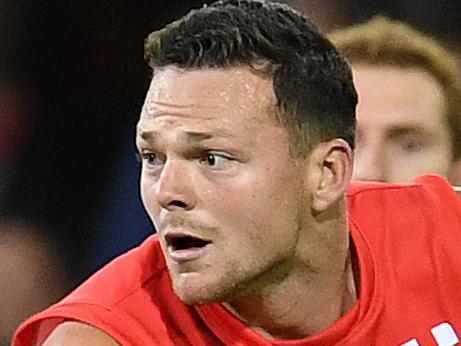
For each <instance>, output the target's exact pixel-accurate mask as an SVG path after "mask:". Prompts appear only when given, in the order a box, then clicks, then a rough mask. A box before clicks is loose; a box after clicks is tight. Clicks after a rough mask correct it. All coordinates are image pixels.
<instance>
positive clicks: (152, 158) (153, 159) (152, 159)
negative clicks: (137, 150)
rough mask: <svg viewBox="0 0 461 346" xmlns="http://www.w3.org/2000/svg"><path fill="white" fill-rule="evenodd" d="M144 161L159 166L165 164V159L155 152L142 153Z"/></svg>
mask: <svg viewBox="0 0 461 346" xmlns="http://www.w3.org/2000/svg"><path fill="white" fill-rule="evenodd" d="M141 159H142V163H143V164H144V163H145V164H147V165H149V166H158V165H162V164H163V160H161V159H160V158H159V157H158V156H157V155H156V154H154V153H143V154H141Z"/></svg>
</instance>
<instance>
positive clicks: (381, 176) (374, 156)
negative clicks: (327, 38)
mask: <svg viewBox="0 0 461 346" xmlns="http://www.w3.org/2000/svg"><path fill="white" fill-rule="evenodd" d="M385 167H386V155H385V154H384V153H383V151H382V150H381V149H380V148H379V147H376V146H372V145H363V146H360V147H357V149H356V151H355V163H354V173H353V178H354V179H356V180H366V181H381V182H385V181H386V176H385V175H386V174H385V171H386V169H385Z"/></svg>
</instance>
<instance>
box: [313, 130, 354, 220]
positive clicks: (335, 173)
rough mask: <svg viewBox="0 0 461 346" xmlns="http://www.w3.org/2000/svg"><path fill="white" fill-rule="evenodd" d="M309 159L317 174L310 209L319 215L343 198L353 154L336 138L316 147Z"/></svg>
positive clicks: (350, 173)
mask: <svg viewBox="0 0 461 346" xmlns="http://www.w3.org/2000/svg"><path fill="white" fill-rule="evenodd" d="M311 158H312V159H313V160H314V161H313V162H312V163H313V164H314V165H315V166H316V168H317V169H316V171H317V172H318V175H317V177H316V186H314V190H313V191H312V209H313V211H314V212H315V213H320V212H323V211H325V210H327V209H328V208H329V207H330V206H332V205H333V204H335V203H336V202H337V201H339V200H340V199H342V198H343V197H344V194H345V193H346V190H347V186H348V185H349V181H350V180H351V176H352V167H353V162H354V160H353V153H352V149H351V147H350V146H349V144H347V142H346V141H344V140H342V139H338V138H336V139H334V140H331V141H329V142H324V143H320V144H319V145H317V146H316V147H315V148H314V149H313V151H312V156H311Z"/></svg>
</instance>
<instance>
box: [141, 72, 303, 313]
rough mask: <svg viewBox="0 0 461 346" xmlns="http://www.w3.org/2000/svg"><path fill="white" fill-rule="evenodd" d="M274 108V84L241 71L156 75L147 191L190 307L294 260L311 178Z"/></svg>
mask: <svg viewBox="0 0 461 346" xmlns="http://www.w3.org/2000/svg"><path fill="white" fill-rule="evenodd" d="M274 109H275V96H274V94H273V90H272V83H271V81H270V80H269V79H263V78H261V77H259V76H256V75H255V74H253V73H251V72H250V70H248V69H247V68H244V67H234V68H228V69H213V70H212V69H203V70H197V71H184V70H178V69H175V68H172V67H171V68H166V69H163V70H160V71H157V72H156V73H155V76H154V78H153V80H152V83H151V86H150V89H149V91H148V94H147V97H146V100H145V103H144V106H143V110H142V113H141V118H140V121H139V123H138V129H137V132H138V133H137V145H138V148H139V151H140V154H141V155H142V157H143V167H142V174H141V194H142V199H143V202H144V205H145V207H146V209H147V211H148V213H149V215H150V217H151V218H152V220H153V222H154V224H155V227H156V229H157V231H158V233H159V236H160V241H161V245H162V248H163V251H164V254H165V257H166V261H167V265H168V269H169V273H170V276H171V279H172V282H173V287H174V289H175V292H176V294H177V295H178V296H179V297H180V298H181V299H182V300H183V301H184V302H185V303H188V304H200V303H211V302H216V301H222V300H225V299H228V298H231V297H233V296H234V295H235V293H237V291H240V292H241V291H242V290H245V289H250V288H251V289H254V288H257V287H258V285H260V284H262V285H264V284H266V283H267V282H268V281H269V282H270V281H271V280H275V276H277V275H280V272H279V270H278V269H279V268H281V267H282V266H283V267H284V268H286V263H287V262H289V261H290V259H292V257H293V254H294V251H295V247H296V245H297V241H298V236H299V234H298V233H299V229H300V224H301V221H302V211H304V210H308V208H309V206H307V204H308V198H307V197H306V196H305V193H304V192H303V191H304V189H303V186H304V185H303V180H304V176H305V174H304V171H303V165H302V164H301V163H300V161H298V160H296V159H293V158H292V157H291V156H290V145H289V139H288V134H287V131H286V129H285V128H283V127H281V126H280V125H279V124H278V123H277V121H276V119H275V116H274V115H273V111H274Z"/></svg>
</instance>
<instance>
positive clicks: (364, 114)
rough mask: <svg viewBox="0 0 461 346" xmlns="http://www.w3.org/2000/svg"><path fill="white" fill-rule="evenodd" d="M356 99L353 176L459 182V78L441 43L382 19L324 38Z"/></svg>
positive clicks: (460, 138) (460, 151) (407, 27)
mask: <svg viewBox="0 0 461 346" xmlns="http://www.w3.org/2000/svg"><path fill="white" fill-rule="evenodd" d="M329 37H330V39H331V40H332V41H333V43H334V44H335V45H336V46H337V47H338V49H339V50H340V51H341V52H342V53H343V54H344V55H345V56H346V57H347V58H348V60H349V62H350V63H351V64H352V69H353V76H354V83H355V86H356V88H357V93H358V95H359V103H358V109H357V127H358V130H357V147H356V150H355V168H354V169H355V173H354V178H355V179H360V180H375V181H386V182H407V181H409V180H411V179H412V178H414V177H416V176H418V175H421V174H423V173H434V174H440V175H443V176H445V177H448V178H449V179H450V180H451V181H452V183H456V184H460V183H461V164H460V156H461V74H460V70H459V66H458V61H457V59H456V57H455V56H454V55H452V54H451V53H450V52H449V51H448V50H447V49H445V48H444V47H443V46H442V44H441V43H439V42H438V41H436V40H435V39H433V38H431V37H429V36H427V35H424V34H423V33H421V32H419V31H417V30H416V29H414V28H412V27H410V26H409V25H407V24H405V23H403V22H400V21H394V20H390V19H387V18H384V17H375V18H373V19H371V20H370V21H368V22H366V23H364V24H358V25H354V26H351V27H347V28H344V29H341V30H338V31H335V32H332V33H331V34H330V35H329Z"/></svg>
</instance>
